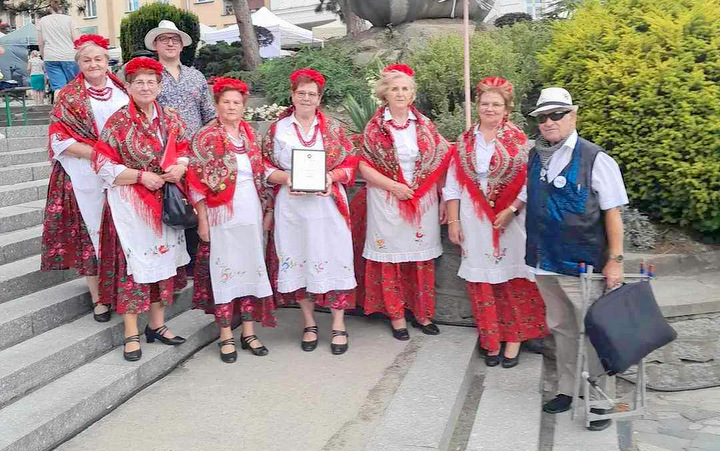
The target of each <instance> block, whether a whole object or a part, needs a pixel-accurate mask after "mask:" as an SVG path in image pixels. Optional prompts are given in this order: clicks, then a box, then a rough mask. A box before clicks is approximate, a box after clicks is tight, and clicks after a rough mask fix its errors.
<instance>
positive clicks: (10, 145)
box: [0, 136, 48, 152]
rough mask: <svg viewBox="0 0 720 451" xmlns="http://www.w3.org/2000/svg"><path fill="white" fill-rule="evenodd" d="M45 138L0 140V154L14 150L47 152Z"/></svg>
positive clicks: (29, 137) (46, 139)
mask: <svg viewBox="0 0 720 451" xmlns="http://www.w3.org/2000/svg"><path fill="white" fill-rule="evenodd" d="M47 145H48V137H47V136H23V137H17V138H5V139H0V152H13V151H15V150H27V149H43V150H45V151H46V152H47Z"/></svg>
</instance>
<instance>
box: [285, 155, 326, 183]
mask: <svg viewBox="0 0 720 451" xmlns="http://www.w3.org/2000/svg"><path fill="white" fill-rule="evenodd" d="M290 177H291V186H290V189H291V190H293V191H303V192H322V191H325V182H326V171H325V151H324V150H318V149H293V150H292V169H291V171H290Z"/></svg>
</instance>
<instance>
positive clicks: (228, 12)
mask: <svg viewBox="0 0 720 451" xmlns="http://www.w3.org/2000/svg"><path fill="white" fill-rule="evenodd" d="M223 3H224V9H223V15H224V16H232V15H233V14H235V10H234V9H233V5H232V2H231V1H230V0H223Z"/></svg>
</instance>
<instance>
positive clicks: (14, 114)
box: [0, 100, 52, 126]
mask: <svg viewBox="0 0 720 451" xmlns="http://www.w3.org/2000/svg"><path fill="white" fill-rule="evenodd" d="M31 104H32V100H26V105H27V113H26V114H27V124H23V114H22V106H20V105H16V104H14V105H13V106H11V107H10V118H11V119H12V125H13V126H17V125H45V126H47V124H49V123H50V117H49V114H50V111H51V110H52V105H31ZM3 106H4V105H3ZM0 124H2V125H3V126H4V125H5V124H7V112H6V111H5V108H4V107H3V108H2V110H0Z"/></svg>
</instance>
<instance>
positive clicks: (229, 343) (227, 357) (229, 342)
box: [218, 338, 237, 363]
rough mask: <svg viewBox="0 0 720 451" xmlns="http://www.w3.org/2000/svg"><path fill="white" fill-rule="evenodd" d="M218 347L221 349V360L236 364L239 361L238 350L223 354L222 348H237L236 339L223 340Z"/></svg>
mask: <svg viewBox="0 0 720 451" xmlns="http://www.w3.org/2000/svg"><path fill="white" fill-rule="evenodd" d="M218 346H219V347H220V360H222V361H223V362H225V363H235V361H236V360H237V350H236V349H233V350H232V352H228V353H227V354H223V352H222V347H223V346H232V347H233V348H234V347H235V339H234V338H228V339H227V340H223V341H221V342H220V343H218Z"/></svg>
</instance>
